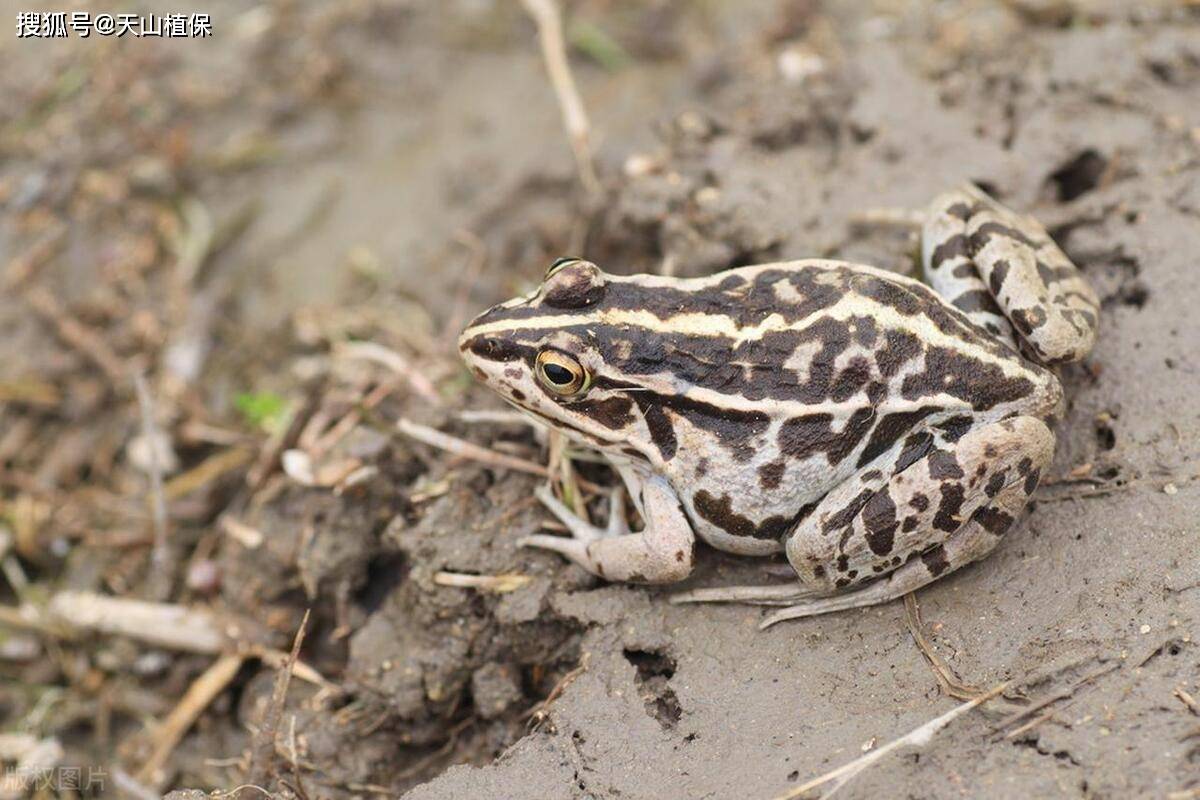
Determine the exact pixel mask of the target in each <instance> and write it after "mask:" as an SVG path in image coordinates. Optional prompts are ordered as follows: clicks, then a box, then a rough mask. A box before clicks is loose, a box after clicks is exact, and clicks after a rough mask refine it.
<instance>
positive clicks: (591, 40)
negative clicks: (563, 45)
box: [567, 21, 633, 72]
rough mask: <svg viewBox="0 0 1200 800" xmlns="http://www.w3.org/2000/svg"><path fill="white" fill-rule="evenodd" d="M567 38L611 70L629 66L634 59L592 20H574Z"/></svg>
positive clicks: (574, 45)
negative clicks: (591, 21)
mask: <svg viewBox="0 0 1200 800" xmlns="http://www.w3.org/2000/svg"><path fill="white" fill-rule="evenodd" d="M567 39H568V40H569V41H570V43H571V46H572V47H574V48H575V49H576V50H578V51H579V52H581V53H583V54H584V55H585V56H587V57H588V58H590V59H592V60H593V61H595V62H596V63H597V64H599V65H600V66H601V67H604V69H607V70H609V71H611V72H616V71H617V70H619V69H621V68H622V67H627V66H629V64H630V62H632V61H633V57H632V56H630V55H629V52H628V51H626V50H625V48H624V47H622V46H621V44H620V43H619V42H618V41H617V40H616V39H614V38H613V37H611V36H609V35H608V33H607V32H606V31H604V30H603V29H602V28H599V27H597V26H596V25H593V24H592V23H590V22H582V21H576V22H572V23H571V27H570V29H569V30H568V31H567Z"/></svg>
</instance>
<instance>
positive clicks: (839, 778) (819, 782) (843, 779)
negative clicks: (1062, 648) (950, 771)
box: [775, 683, 1008, 800]
mask: <svg viewBox="0 0 1200 800" xmlns="http://www.w3.org/2000/svg"><path fill="white" fill-rule="evenodd" d="M1006 686H1008V684H1007V683H1001V684H999V685H997V686H994V687H992V688H991V689H989V690H987V691H986V692H984V693H983V694H981V695H979V696H978V697H976V698H975V699H974V700H969V701H967V702H966V703H963V704H962V705H960V706H956V707H955V708H952V709H950V710H949V711H947V712H946V713H945V714H942V715H941V716H940V717H937V718H936V719H931V720H930V721H929V722H926V723H925V724H924V725H922V726H921V727H919V728H917V729H916V730H913V731H911V732H909V733H907V734H905V735H904V736H901V737H900V738H899V739H896V740H895V741H892V742H888V743H887V744H885V745H884V746H883V747H880V748H879V749H878V750H872V751H871V752H869V753H867V754H866V755H865V756H862V757H861V758H856V759H854V760H853V761H851V762H850V763H849V764H844V765H842V766H840V767H838V768H837V769H835V770H831V771H830V772H827V773H825V774H824V775H821V776H820V777H817V778H813V779H812V780H811V781H808V782H807V783H804V784H802V785H800V786H797V787H796V788H795V789H792V790H791V791H789V792H786V793H784V794H781V795H779V796H778V797H777V798H775V800H793V798H797V797H800V796H801V795H804V794H805V793H807V792H809V791H811V790H813V789H815V788H817V787H818V786H824V785H825V784H827V783H830V782H833V788H831V789H830V790H829V791H828V792H827V793H826V794H825V795H824V797H829V796H830V795H832V794H833V793H834V792H836V791H837V790H838V789H840V788H842V787H843V786H845V785H846V784H847V783H848V782H849V781H850V780H851V779H852V778H854V776H856V775H858V774H859V773H860V772H862V771H863V770H865V769H866V768H867V767H869V766H871V765H872V764H874V763H875V762H876V761H879V760H880V759H881V758H883V757H884V756H886V755H888V754H889V753H891V752H892V751H893V750H898V749H899V748H901V747H924V746H925V745H927V744H929V742H930V740H931V739H932V738H933V736H934V734H936V733H937V732H938V731H940V730H941V729H942V728H945V727H946V726H947V725H949V724H950V723H951V722H953V721H954V720H955V719H957V718H958V717H960V716H962V715H963V714H965V713H966V712H968V711H970V710H971V709H973V708H975V707H976V706H978V705H981V704H982V703H985V702H987V701H988V700H991V699H992V698H993V697H995V696H996V695H998V694H1000V692H1002V691H1004V688H1005V687H1006Z"/></svg>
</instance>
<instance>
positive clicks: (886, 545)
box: [672, 416, 1054, 627]
mask: <svg viewBox="0 0 1200 800" xmlns="http://www.w3.org/2000/svg"><path fill="white" fill-rule="evenodd" d="M910 446H912V445H910ZM943 448H945V449H943ZM905 450H909V447H905V448H903V449H902V450H899V451H894V452H892V453H888V454H885V455H884V456H881V457H880V458H879V459H877V460H876V461H874V462H872V463H871V464H868V465H866V466H865V467H864V468H863V469H862V470H860V471H859V472H858V473H857V474H856V475H855V476H853V477H852V478H851V479H849V480H848V481H846V482H845V483H843V484H842V485H840V486H838V487H837V488H836V489H834V490H833V491H832V492H830V493H829V494H828V495H826V496H825V497H824V498H823V499H822V500H821V501H820V502H819V503H818V504H817V507H816V508H815V509H814V510H813V512H812V513H811V514H810V515H809V516H808V517H806V518H805V520H804V521H803V522H802V523H801V524H800V525H799V526H797V528H796V529H795V530H794V531H793V532H792V533H791V534H790V535H789V536H788V539H787V542H786V551H787V555H788V561H789V562H790V563H791V565H792V567H793V568H794V569H795V570H796V573H797V575H798V576H799V577H800V583H799V584H798V585H795V584H793V585H792V586H790V587H788V586H764V587H735V588H733V589H704V590H699V591H696V592H691V593H689V594H685V595H681V596H678V597H676V598H672V599H673V601H675V602H696V601H701V602H702V601H719V600H732V601H741V602H751V603H758V604H762V605H778V606H787V608H784V609H783V610H781V611H779V612H777V613H775V614H773V615H771V616H769V617H767V618H766V619H764V621H763V627H767V626H769V625H773V624H774V623H776V622H780V621H782V620H785V619H792V618H795V617H807V616H813V615H816V614H824V613H828V612H831V611H840V610H843V609H847V608H856V607H858V606H866V605H874V604H876V603H884V602H887V601H889V600H893V599H895V598H897V597H900V596H902V595H904V594H906V593H908V592H911V591H913V590H914V589H918V588H920V587H921V586H924V585H925V584H927V583H930V582H931V581H933V580H935V579H937V578H938V577H940V576H942V575H944V574H946V573H948V572H951V571H953V570H955V569H957V568H958V567H961V566H963V565H965V564H969V563H971V562H972V561H975V560H977V559H979V558H982V557H983V556H984V555H986V554H987V553H988V552H990V551H991V549H992V548H993V547H994V546H995V545H996V543H997V542H998V541H999V539H1000V536H1001V535H1002V534H1003V533H1004V532H1005V530H1007V529H1008V527H1009V526H1010V525H1011V524H1012V523H1013V521H1014V520H1015V519H1016V517H1017V516H1018V514H1019V513H1020V512H1021V510H1022V509H1023V508H1024V506H1025V504H1026V502H1027V500H1028V498H1029V495H1030V494H1031V493H1032V492H1033V490H1034V489H1035V488H1036V487H1037V483H1038V479H1039V477H1040V475H1041V471H1042V469H1044V468H1045V466H1046V465H1047V464H1048V463H1049V462H1050V459H1051V458H1052V456H1053V454H1054V437H1053V435H1052V434H1051V433H1050V429H1049V428H1047V427H1046V425H1045V423H1043V422H1042V421H1041V420H1039V419H1036V418H1034V417H1024V416H1022V417H1013V418H1010V419H1006V420H1002V421H1000V422H996V423H992V424H990V425H985V426H982V427H979V428H976V429H974V430H972V431H969V432H968V433H967V434H966V435H964V436H963V437H962V438H961V439H959V440H958V441H957V442H956V443H953V444H952V445H946V444H944V443H943V444H942V446H937V445H933V446H932V447H931V449H930V450H929V452H928V453H927V454H926V455H925V456H924V457H922V458H919V459H918V460H916V461H911V457H910V456H906V455H902V453H903V452H904V451H905ZM910 452H911V451H910ZM910 462H911V463H910ZM906 464H907V466H905V465H906ZM789 590H790V591H789Z"/></svg>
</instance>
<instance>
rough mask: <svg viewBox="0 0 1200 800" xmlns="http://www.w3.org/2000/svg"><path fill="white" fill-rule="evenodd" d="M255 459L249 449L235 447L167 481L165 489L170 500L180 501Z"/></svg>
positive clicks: (210, 457) (214, 455)
mask: <svg viewBox="0 0 1200 800" xmlns="http://www.w3.org/2000/svg"><path fill="white" fill-rule="evenodd" d="M253 457H254V452H253V451H252V450H250V448H248V447H242V446H240V445H235V446H233V447H230V448H228V449H225V450H222V451H220V452H219V453H214V454H213V455H211V456H209V457H208V458H206V459H204V460H203V461H201V462H200V463H199V464H197V465H196V466H194V467H192V468H191V469H189V470H188V471H187V472H181V473H180V474H178V475H176V476H175V477H173V478H171V480H169V481H167V482H166V484H165V485H164V487H163V489H164V492H165V494H166V497H167V499H168V500H178V499H179V498H180V497H183V496H184V495H187V494H191V493H192V492H194V491H196V490H197V489H200V488H202V487H204V486H207V485H208V484H210V483H212V482H213V481H215V480H216V479H217V478H220V477H221V476H222V475H224V474H225V473H226V472H232V471H233V470H235V469H238V468H239V467H241V466H244V465H245V464H247V463H248V462H249V461H250V459H252V458H253Z"/></svg>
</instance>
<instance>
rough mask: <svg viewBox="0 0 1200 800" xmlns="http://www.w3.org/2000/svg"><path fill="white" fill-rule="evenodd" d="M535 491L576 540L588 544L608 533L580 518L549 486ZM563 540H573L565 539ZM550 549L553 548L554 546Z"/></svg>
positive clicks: (554, 537) (543, 503) (540, 487)
mask: <svg viewBox="0 0 1200 800" xmlns="http://www.w3.org/2000/svg"><path fill="white" fill-rule="evenodd" d="M533 493H534V496H536V497H537V499H538V500H540V501H541V503H542V505H544V506H545V507H546V508H547V509H548V510H549V511H550V513H551V514H553V515H554V516H555V517H556V518H557V519H558V521H559V522H561V523H562V524H563V525H566V526H567V530H569V531H570V532H571V536H572V537H574V539H575V540H577V541H579V542H582V543H583V544H585V545H586V544H587V543H588V542H594V541H596V540H597V539H602V538H604V537H605V536H606V535H607V532H606V531H605V530H604V529H602V528H597V527H596V526H595V525H593V524H591V523H590V522H588V521H587V520H585V519H580V518H579V516H578V515H577V514H576V513H575V512H574V511H572V510H571V509H569V508H567V506H566V505H564V504H563V502H562V501H561V500H559V499H558V498H557V497H555V496H554V492H552V491H550V487H549V486H545V485H543V486H539V487H538V488H537V489H535V490H534V492H533ZM526 538H527V539H534V538H546V537H534V536H528V537H526ZM549 538H551V539H558V538H560V537H557V536H551V537H549ZM563 541H571V540H570V539H563ZM549 549H551V550H553V549H554V548H549Z"/></svg>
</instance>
